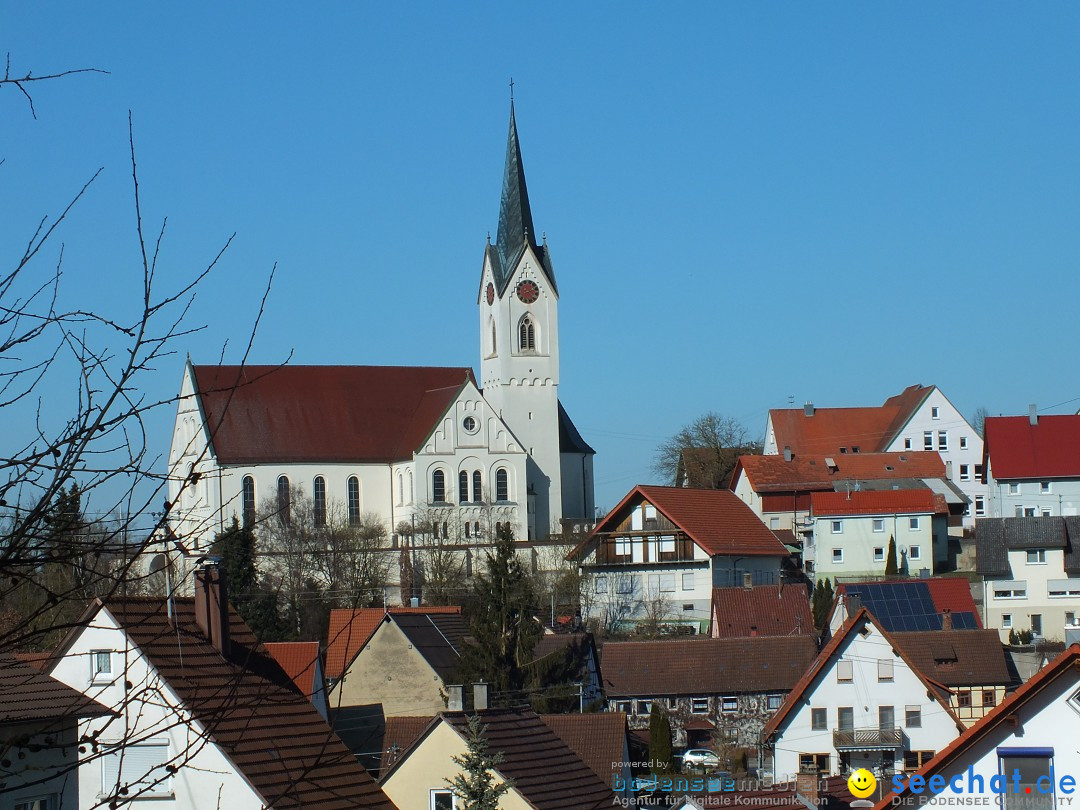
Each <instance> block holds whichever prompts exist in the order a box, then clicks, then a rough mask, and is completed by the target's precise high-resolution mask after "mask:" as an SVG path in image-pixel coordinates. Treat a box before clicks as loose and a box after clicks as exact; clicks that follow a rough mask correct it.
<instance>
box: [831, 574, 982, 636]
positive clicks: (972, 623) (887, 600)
mask: <svg viewBox="0 0 1080 810" xmlns="http://www.w3.org/2000/svg"><path fill="white" fill-rule="evenodd" d="M861 607H865V608H866V609H867V610H869V611H870V612H871V613H873V614H874V620H875V621H877V623H878V624H880V625H881V627H882V629H883V630H885V631H886V632H887V633H900V632H906V631H909V630H942V629H944V628H945V625H946V622H947V623H948V625H949V626H950V627H952V628H953V629H956V630H981V629H982V626H983V625H982V621H981V620H980V619H979V609H978V608H977V607H976V606H975V600H974V599H973V598H972V595H971V585H970V584H969V583H968V581H967V579H966V578H963V577H930V578H928V579H887V580H881V579H877V580H873V581H867V582H841V583H838V584H837V585H836V595H835V597H834V599H833V604H832V609H831V612H830V613H829V619H828V622H827V626H828V630H829V634H830V635H832V634H833V633H836V632H837V631H839V630H840V628H841V627H842V626H843V624H844V622H846V621H847V620H848V619H849V618H851V617H852V616H854V615H855V614H856V613H858V612H859V608H861ZM946 617H947V618H946Z"/></svg>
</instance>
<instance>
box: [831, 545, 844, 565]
mask: <svg viewBox="0 0 1080 810" xmlns="http://www.w3.org/2000/svg"><path fill="white" fill-rule="evenodd" d="M832 561H833V562H834V563H842V562H843V561H844V550H843V549H842V548H834V549H833V550H832Z"/></svg>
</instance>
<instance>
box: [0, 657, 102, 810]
mask: <svg viewBox="0 0 1080 810" xmlns="http://www.w3.org/2000/svg"><path fill="white" fill-rule="evenodd" d="M87 675H88V676H89V675H90V672H89V671H88V672H87ZM112 715H113V712H112V711H111V710H110V709H107V708H105V707H104V706H102V705H101V704H99V703H97V702H96V701H94V700H91V699H90V698H88V697H86V696H85V695H84V694H83V693H82V692H81V691H76V690H75V689H72V688H71V687H69V686H66V685H65V684H63V683H61V682H60V681H57V680H55V679H53V678H50V677H49V676H48V675H44V674H42V673H41V672H39V671H38V670H37V668H36V667H33V666H31V665H30V664H27V663H25V662H23V661H19V660H17V659H15V658H14V657H12V656H10V655H7V654H3V655H0V808H2V810H56V808H60V807H77V806H78V803H79V767H78V765H79V750H78V749H79V744H80V743H81V742H82V739H81V738H80V736H79V722H80V721H81V720H87V719H89V718H104V717H110V716H112Z"/></svg>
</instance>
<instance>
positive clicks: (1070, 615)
mask: <svg viewBox="0 0 1080 810" xmlns="http://www.w3.org/2000/svg"><path fill="white" fill-rule="evenodd" d="M1065 624H1066V626H1070V627H1071V626H1072V625H1074V624H1076V611H1074V610H1066V611H1065Z"/></svg>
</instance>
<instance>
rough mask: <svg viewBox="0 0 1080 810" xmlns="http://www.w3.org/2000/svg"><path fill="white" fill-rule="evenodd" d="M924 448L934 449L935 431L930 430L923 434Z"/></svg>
mask: <svg viewBox="0 0 1080 810" xmlns="http://www.w3.org/2000/svg"><path fill="white" fill-rule="evenodd" d="M922 448H923V450H933V449H934V431H932V430H928V431H926V432H925V433H923V435H922Z"/></svg>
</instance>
